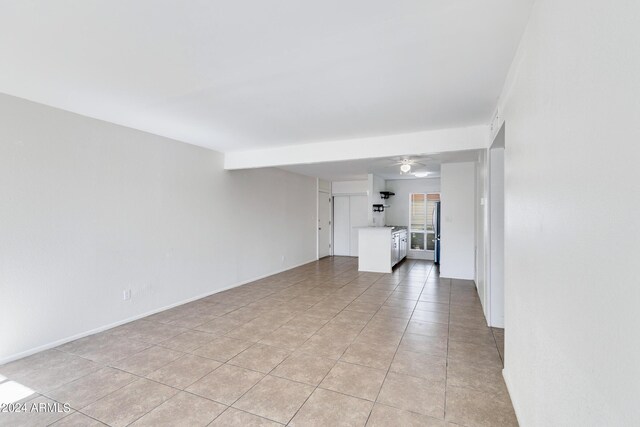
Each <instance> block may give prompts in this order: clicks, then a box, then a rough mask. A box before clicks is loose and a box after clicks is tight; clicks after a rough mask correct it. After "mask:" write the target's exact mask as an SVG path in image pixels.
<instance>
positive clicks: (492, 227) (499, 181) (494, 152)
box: [487, 123, 505, 328]
mask: <svg viewBox="0 0 640 427" xmlns="http://www.w3.org/2000/svg"><path fill="white" fill-rule="evenodd" d="M504 150H505V125H504V123H503V124H502V128H501V129H500V131H499V132H498V133H497V135H496V137H495V139H494V141H493V143H492V144H491V148H490V149H489V263H488V267H489V268H488V285H489V286H488V291H489V292H488V300H489V319H487V320H488V321H489V325H490V326H493V327H496V328H504V287H505V284H504V162H505V158H504V154H505V152H504Z"/></svg>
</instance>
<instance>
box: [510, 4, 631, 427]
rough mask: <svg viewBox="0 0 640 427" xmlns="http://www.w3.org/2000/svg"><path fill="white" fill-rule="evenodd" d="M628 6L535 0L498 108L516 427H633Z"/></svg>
mask: <svg viewBox="0 0 640 427" xmlns="http://www.w3.org/2000/svg"><path fill="white" fill-rule="evenodd" d="M638 17H640V2H638V1H618V2H615V5H614V4H612V3H607V2H602V1H596V0H586V1H585V0H580V1H578V0H572V1H560V2H559V1H553V0H538V1H537V2H536V3H535V5H534V7H533V10H532V15H531V20H530V22H529V25H528V27H527V30H526V32H525V35H524V38H523V40H522V43H521V46H520V48H519V51H518V56H517V57H516V60H515V61H514V65H513V68H512V72H511V74H510V78H509V80H508V83H507V85H506V87H505V92H504V94H503V97H502V106H501V109H500V115H502V116H503V117H504V119H505V123H506V151H505V157H506V162H505V201H506V235H505V245H506V246H505V253H506V259H505V261H506V266H505V281H506V289H505V291H506V313H505V314H506V319H505V322H506V329H505V331H506V348H505V363H506V364H505V371H504V375H505V378H506V381H507V384H508V387H509V390H510V393H511V398H512V400H513V403H514V406H515V408H516V412H517V415H518V418H519V421H520V424H521V425H522V426H524V427H530V426H549V425H556V426H632V425H636V426H637V425H640V405H639V404H638V402H639V396H640V381H638V379H639V378H640V363H639V361H640V333H639V325H640V280H639V279H638V257H639V255H640V220H639V213H640V197H639V196H638V195H639V194H640V168H639V167H638V163H639V161H640V143H639V141H640V126H638V117H640V84H639V83H638V76H640V55H638V46H640V31H639V30H638V28H640V21H639V18H638Z"/></svg>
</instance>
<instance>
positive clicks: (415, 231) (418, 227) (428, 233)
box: [409, 193, 440, 251]
mask: <svg viewBox="0 0 640 427" xmlns="http://www.w3.org/2000/svg"><path fill="white" fill-rule="evenodd" d="M438 200H440V194H437V193H433V194H426V193H411V199H410V206H409V212H410V215H411V218H410V221H409V224H410V226H409V232H410V233H411V249H412V250H416V251H424V250H427V251H432V250H434V249H435V230H434V229H433V214H434V212H435V207H436V202H437V201H438Z"/></svg>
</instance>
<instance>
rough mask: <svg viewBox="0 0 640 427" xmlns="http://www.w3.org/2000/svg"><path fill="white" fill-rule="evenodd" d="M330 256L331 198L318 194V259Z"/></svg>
mask: <svg viewBox="0 0 640 427" xmlns="http://www.w3.org/2000/svg"><path fill="white" fill-rule="evenodd" d="M329 255H331V196H330V195H329V193H325V192H322V191H319V192H318V258H322V257H326V256H329Z"/></svg>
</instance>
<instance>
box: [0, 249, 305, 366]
mask: <svg viewBox="0 0 640 427" xmlns="http://www.w3.org/2000/svg"><path fill="white" fill-rule="evenodd" d="M315 261H316V259H311V260H309V261H305V262H301V263H299V264H296V265H293V266H291V267H287V268H282V269H279V270H276V271H273V272H271V273H267V274H263V275H261V276H257V277H253V278H251V279H247V280H243V281H241V282H237V283H234V284H232V285H229V286H226V287H224V288H222V289H217V290H215V291H214V292H208V293H205V294H201V295H198V296H195V297H191V298H187V299H185V300H181V301H178V302H176V303H173V304H169V305H166V306H164V307H160V308H157V309H153V310H151V311H147V312H145V313H142V314H138V315H135V316H132V317H128V318H126V319H123V320H119V321H117V322H113V323H109V324H107V325H103V326H99V327H97V328H93V329H90V330H88V331H84V332H80V333H78V334H75V335H72V336H69V337H66V338H62V339H59V340H56V341H53V342H50V343H47V344H43V345H40V346H38V347H34V348H31V349H29V350H25V351H21V352H20V353H16V354H12V355H10V356H7V357H4V358H2V359H0V365H3V364H5V363H9V362H13V361H14V360H18V359H22V358H23V357H27V356H31V355H32V354H35V353H39V352H41V351H44V350H49V349H51V348H54V347H58V346H59V345H62V344H66V343H68V342H71V341H75V340H77V339H80V338H84V337H88V336H89V335H93V334H97V333H99V332H103V331H106V330H107V329H111V328H115V327H116V326H120V325H124V324H125V323H129V322H133V321H134V320H138V319H142V318H143V317H147V316H151V315H152V314H156V313H159V312H161V311H164V310H168V309H170V308H173V307H177V306H179V305H182V304H187V303H190V302H192V301H197V300H199V299H202V298H205V297H208V296H210V295H215V294H217V293H220V292H224V291H228V290H229V289H233V288H237V287H238V286H242V285H246V284H247V283H251V282H255V281H256V280H260V279H264V278H265V277H269V276H273V275H274V274H278V273H283V272H285V271H288V270H293V269H294V268H298V267H301V266H303V265H305V264H309V263H311V262H315Z"/></svg>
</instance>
